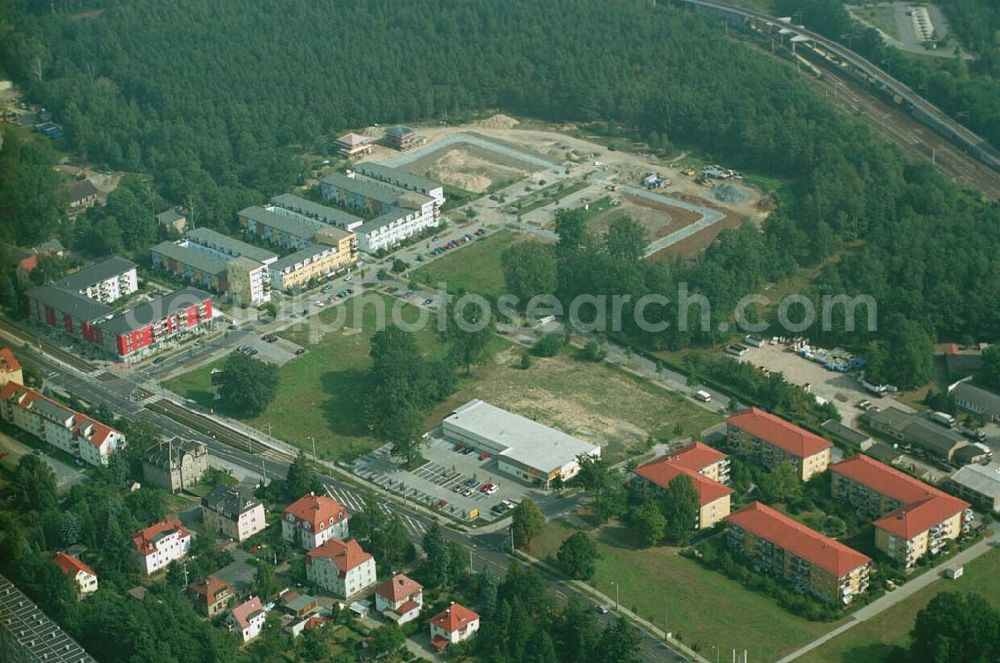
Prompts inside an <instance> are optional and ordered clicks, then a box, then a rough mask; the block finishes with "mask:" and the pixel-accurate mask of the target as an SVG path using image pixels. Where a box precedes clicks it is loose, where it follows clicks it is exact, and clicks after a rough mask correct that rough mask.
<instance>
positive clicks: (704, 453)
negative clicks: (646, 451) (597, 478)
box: [635, 442, 733, 529]
mask: <svg viewBox="0 0 1000 663" xmlns="http://www.w3.org/2000/svg"><path fill="white" fill-rule="evenodd" d="M635 473H636V475H638V476H640V477H642V478H643V479H645V480H646V481H649V482H650V483H651V484H653V485H654V486H656V489H657V490H658V491H665V490H666V489H667V487H668V486H669V485H670V482H671V481H673V480H674V479H675V478H677V477H678V476H681V475H684V476H687V477H689V478H690V479H691V483H693V484H694V487H695V490H697V491H698V507H699V508H698V522H697V523H695V524H694V527H695V529H703V528H707V527H712V526H713V525H715V524H716V523H718V522H719V521H721V520H723V519H724V518H725V517H726V516H728V515H729V512H730V496H731V495H732V492H733V491H732V489H731V488H729V487H728V486H726V485H725V483H726V482H727V481H728V480H729V459H728V457H727V456H726V454H724V453H722V452H721V451H717V450H716V449H713V448H712V447H710V446H708V445H707V444H703V443H701V442H695V443H694V444H691V445H689V446H687V447H685V448H683V449H681V450H679V451H677V452H676V453H673V454H670V455H668V456H663V457H662V458H657V459H655V460H652V461H650V462H648V463H646V464H645V465H641V466H639V467H637V468H636V469H635Z"/></svg>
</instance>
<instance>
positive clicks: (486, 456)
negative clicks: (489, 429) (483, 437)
mask: <svg viewBox="0 0 1000 663" xmlns="http://www.w3.org/2000/svg"><path fill="white" fill-rule="evenodd" d="M489 457H490V455H489V454H488V453H486V452H485V451H484V452H483V453H481V454H479V460H486V459H487V458H489Z"/></svg>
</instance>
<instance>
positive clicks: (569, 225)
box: [556, 209, 590, 254]
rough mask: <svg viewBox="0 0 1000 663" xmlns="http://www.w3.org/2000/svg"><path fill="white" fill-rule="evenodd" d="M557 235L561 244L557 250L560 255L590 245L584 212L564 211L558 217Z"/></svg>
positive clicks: (558, 244) (557, 246)
mask: <svg viewBox="0 0 1000 663" xmlns="http://www.w3.org/2000/svg"><path fill="white" fill-rule="evenodd" d="M556 234H557V235H559V242H558V243H557V244H556V249H557V250H558V251H559V253H560V254H567V253H572V252H573V251H576V250H577V249H581V248H585V247H586V246H588V245H589V244H590V236H589V235H588V233H587V217H586V216H585V215H584V213H583V210H579V209H576V210H569V211H563V212H560V213H559V214H557V215H556Z"/></svg>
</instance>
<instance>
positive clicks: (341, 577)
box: [306, 539, 376, 599]
mask: <svg viewBox="0 0 1000 663" xmlns="http://www.w3.org/2000/svg"><path fill="white" fill-rule="evenodd" d="M306 578H308V579H309V582H313V583H316V584H317V585H319V586H320V587H322V588H323V589H325V590H327V591H329V592H332V593H333V594H335V595H337V596H339V597H340V598H342V599H349V598H351V597H353V596H355V595H357V594H359V593H361V592H363V591H365V590H366V589H369V588H370V587H371V586H372V585H374V584H375V581H376V577H375V558H374V557H372V556H371V554H369V553H366V552H365V551H364V550H363V549H362V548H361V544H359V543H358V542H357V541H355V540H354V539H351V540H349V541H341V540H339V539H328V540H327V541H326V542H324V543H323V545H321V546H318V547H316V548H313V549H312V550H310V551H309V552H307V553H306Z"/></svg>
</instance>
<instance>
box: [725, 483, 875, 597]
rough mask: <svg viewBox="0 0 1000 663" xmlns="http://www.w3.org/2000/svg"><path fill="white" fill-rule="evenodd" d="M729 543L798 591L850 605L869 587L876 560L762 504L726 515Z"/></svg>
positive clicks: (752, 505) (759, 566)
mask: <svg viewBox="0 0 1000 663" xmlns="http://www.w3.org/2000/svg"><path fill="white" fill-rule="evenodd" d="M726 522H727V523H728V525H729V544H730V546H731V547H732V548H733V549H735V550H737V551H738V552H740V553H741V554H742V555H744V556H745V557H747V558H748V559H750V560H751V561H752V562H753V564H754V565H755V566H756V567H757V568H759V569H761V570H762V571H764V572H767V573H771V574H773V575H778V576H781V577H783V578H785V579H786V580H788V582H789V583H790V584H791V585H792V587H793V588H794V589H796V590H797V591H803V592H809V593H811V594H813V595H814V596H817V597H819V598H820V599H822V600H824V601H826V602H828V603H835V604H841V605H848V604H850V603H851V601H853V600H854V597H856V596H858V595H860V594H862V593H864V592H865V591H866V590H867V589H868V574H869V572H870V569H871V561H872V560H871V558H870V557H868V556H867V555H863V554H862V553H860V552H858V551H857V550H854V549H853V548H849V547H847V546H845V545H844V544H842V543H840V542H839V541H836V540H834V539H831V538H829V537H827V536H824V535H822V534H820V533H819V532H817V531H815V530H813V529H810V528H808V527H806V526H805V525H803V524H802V523H800V522H798V521H796V520H793V519H791V518H789V517H788V516H786V515H784V514H782V513H780V512H778V511H776V510H774V509H772V508H771V507H769V506H767V505H765V504H762V503H760V502H754V503H753V504H751V505H749V506H747V507H744V508H742V509H740V510H739V511H737V512H736V513H734V514H732V515H731V516H729V518H727V519H726Z"/></svg>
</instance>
